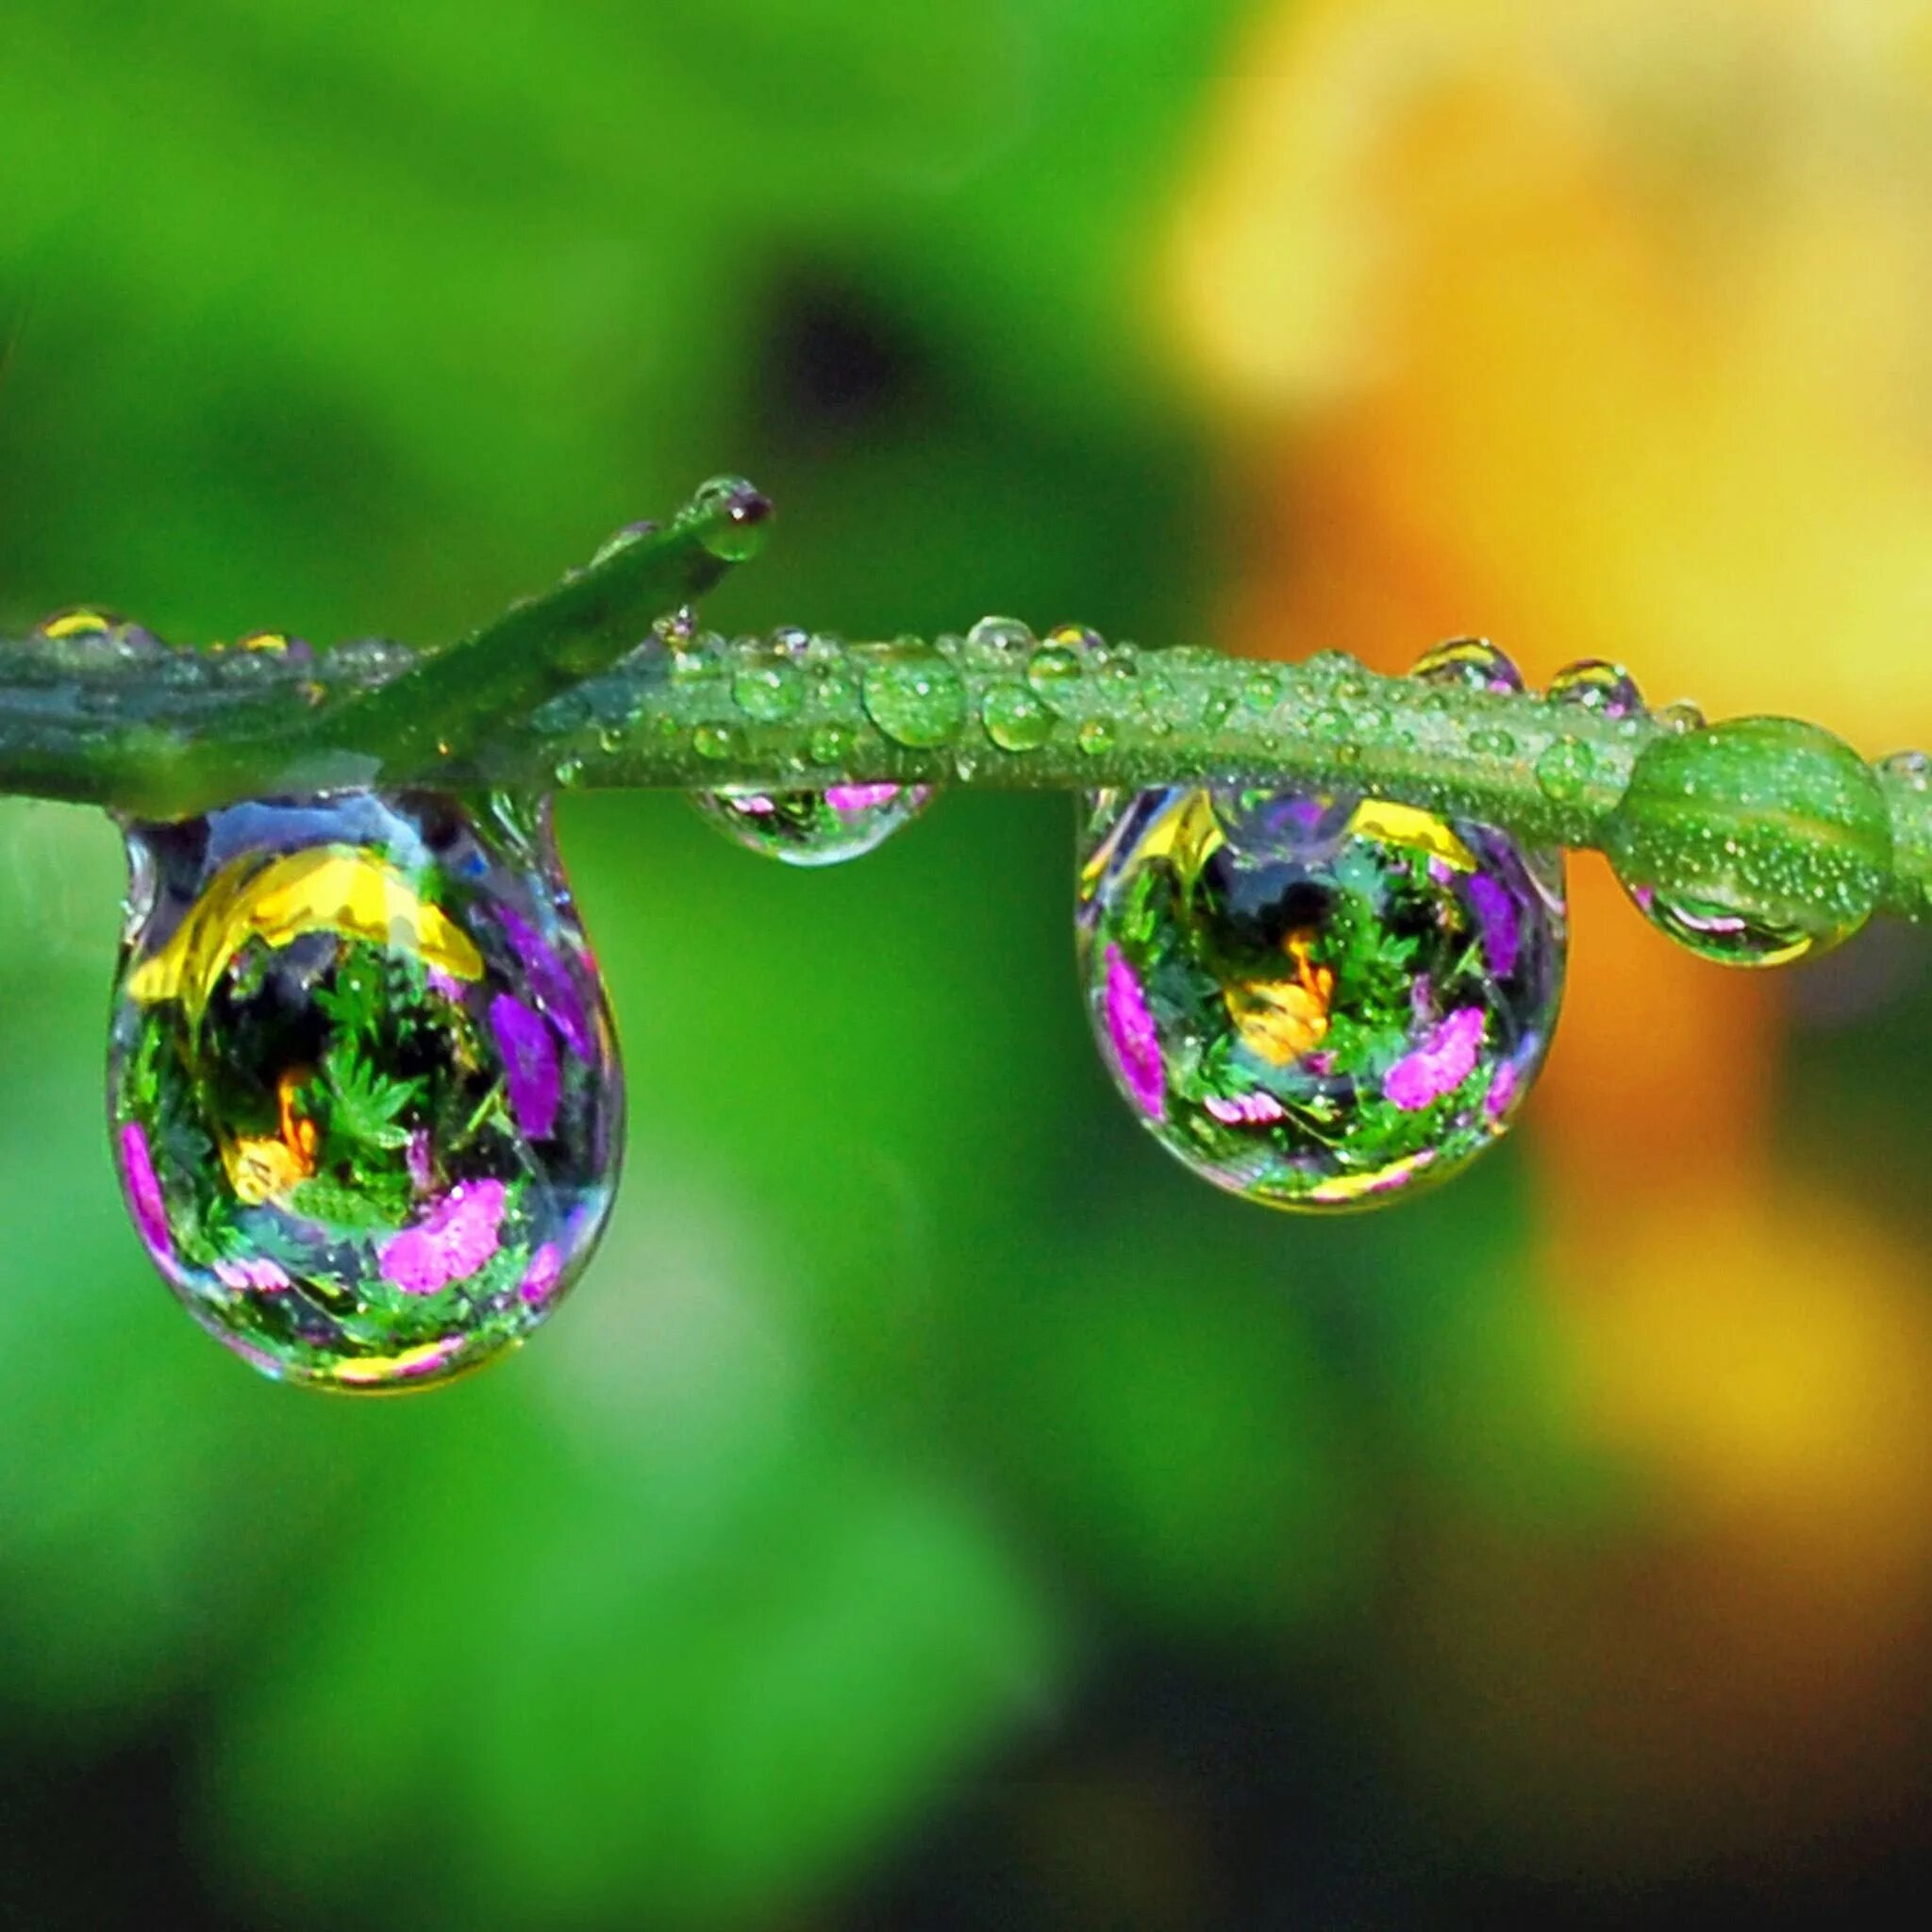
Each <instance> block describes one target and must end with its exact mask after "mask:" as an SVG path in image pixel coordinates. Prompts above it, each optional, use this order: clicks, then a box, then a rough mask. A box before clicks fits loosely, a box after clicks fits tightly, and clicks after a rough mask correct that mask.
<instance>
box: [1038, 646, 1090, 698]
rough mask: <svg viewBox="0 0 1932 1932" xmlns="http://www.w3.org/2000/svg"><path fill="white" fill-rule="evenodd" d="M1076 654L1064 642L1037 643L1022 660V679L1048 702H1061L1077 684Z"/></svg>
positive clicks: (1077, 664)
mask: <svg viewBox="0 0 1932 1932" xmlns="http://www.w3.org/2000/svg"><path fill="white" fill-rule="evenodd" d="M1082 670H1083V667H1082V665H1081V662H1080V654H1079V652H1077V651H1075V650H1072V649H1070V648H1069V647H1068V646H1067V645H1065V644H1053V643H1047V644H1041V647H1040V648H1039V650H1037V651H1035V652H1034V654H1033V656H1032V657H1031V658H1028V659H1027V662H1026V682H1027V683H1028V684H1029V685H1031V686H1032V687H1033V690H1034V692H1035V694H1036V695H1037V696H1039V697H1042V698H1044V699H1045V700H1046V701H1047V702H1048V703H1049V704H1054V703H1060V704H1064V703H1065V702H1066V701H1067V699H1068V698H1069V696H1071V694H1072V693H1073V691H1074V688H1075V687H1076V686H1077V685H1078V684H1079V681H1080V678H1081V675H1082Z"/></svg>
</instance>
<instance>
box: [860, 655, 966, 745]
mask: <svg viewBox="0 0 1932 1932" xmlns="http://www.w3.org/2000/svg"><path fill="white" fill-rule="evenodd" d="M861 695H862V697H863V699H864V703H865V709H866V715H867V716H868V717H869V718H871V720H872V722H873V723H874V724H876V725H877V726H878V728H879V730H880V731H881V732H883V733H884V734H885V736H886V737H888V738H889V739H891V741H892V742H893V743H894V744H903V745H907V746H909V747H910V748H912V749H913V750H928V749H930V748H931V747H933V746H934V745H941V744H950V743H951V742H952V741H953V740H954V739H956V738H957V737H958V735H959V727H960V726H961V725H962V724H964V723H965V719H966V683H965V680H964V679H963V678H962V677H961V676H960V675H959V673H958V667H957V666H955V665H954V664H953V663H952V661H951V660H950V659H949V658H944V657H942V656H941V654H940V653H939V652H938V651H935V650H934V649H932V648H931V646H930V645H927V644H918V643H910V644H895V645H893V646H891V647H890V648H889V649H887V650H885V651H882V652H881V653H880V654H879V655H878V656H876V657H874V658H872V660H871V661H870V662H869V663H868V664H867V665H866V669H865V681H864V684H863V686H862V688H861Z"/></svg>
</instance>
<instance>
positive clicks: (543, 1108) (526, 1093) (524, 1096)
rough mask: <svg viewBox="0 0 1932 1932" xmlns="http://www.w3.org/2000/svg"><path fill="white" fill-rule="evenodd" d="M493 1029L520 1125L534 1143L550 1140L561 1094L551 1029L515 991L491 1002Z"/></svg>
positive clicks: (503, 994)
mask: <svg viewBox="0 0 1932 1932" xmlns="http://www.w3.org/2000/svg"><path fill="white" fill-rule="evenodd" d="M490 1026H491V1031H492V1032H493V1033H494V1034H495V1035H496V1045H497V1050H498V1052H500V1053H501V1054H502V1055H503V1075H504V1079H505V1081H506V1082H507V1083H508V1088H509V1105H510V1111H511V1112H512V1113H514V1114H515V1115H516V1117H517V1125H518V1126H519V1127H521V1128H522V1129H523V1131H524V1132H525V1134H527V1135H528V1136H529V1137H530V1139H531V1140H533V1141H547V1140H548V1139H549V1138H550V1136H551V1135H552V1134H553V1133H555V1132H556V1130H557V1105H558V1099H559V1098H560V1095H561V1088H560V1086H559V1083H558V1072H557V1047H556V1045H555V1043H554V1042H553V1041H552V1040H551V1038H550V1029H549V1027H548V1026H546V1025H545V1024H543V1022H542V1020H541V1018H540V1017H539V1016H538V1015H537V1014H536V1013H533V1012H532V1011H531V1010H530V1008H528V1007H526V1006H525V1004H524V1003H523V1001H522V1000H520V999H518V998H517V996H516V994H515V993H513V992H500V993H498V994H497V995H496V997H495V998H494V999H493V1000H491V1002H490Z"/></svg>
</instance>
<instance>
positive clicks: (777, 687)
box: [731, 649, 805, 724]
mask: <svg viewBox="0 0 1932 1932" xmlns="http://www.w3.org/2000/svg"><path fill="white" fill-rule="evenodd" d="M731 696H732V700H733V702H734V703H735V704H736V705H737V706H738V708H739V709H740V710H741V711H742V712H743V713H744V715H745V716H746V717H747V718H753V719H756V720H757V721H758V723H759V724H782V723H783V722H784V721H785V720H786V719H788V718H795V717H796V716H797V715H798V713H799V711H800V710H801V709H802V708H804V705H805V675H804V673H803V672H801V671H800V670H799V668H798V666H797V665H796V664H795V663H794V662H793V661H792V659H791V657H789V656H788V655H787V654H786V653H785V652H784V651H783V650H782V649H778V650H766V651H762V652H759V653H757V654H756V655H754V656H751V657H747V658H743V659H741V661H740V663H739V666H738V671H737V674H736V675H734V676H733V678H732V680H731Z"/></svg>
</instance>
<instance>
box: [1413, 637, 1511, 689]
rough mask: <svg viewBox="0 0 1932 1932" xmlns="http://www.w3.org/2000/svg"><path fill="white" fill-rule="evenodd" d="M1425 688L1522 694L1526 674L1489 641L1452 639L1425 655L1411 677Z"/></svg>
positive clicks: (1507, 655)
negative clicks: (1431, 685)
mask: <svg viewBox="0 0 1932 1932" xmlns="http://www.w3.org/2000/svg"><path fill="white" fill-rule="evenodd" d="M1408 675H1410V676H1411V677H1415V678H1420V679H1421V680H1422V682H1423V683H1424V684H1434V685H1441V686H1442V687H1443V688H1445V689H1448V690H1460V691H1521V690H1522V689H1523V673H1522V672H1520V671H1519V670H1517V668H1516V660H1515V659H1514V658H1511V657H1510V656H1509V654H1508V653H1507V651H1501V650H1498V649H1497V648H1496V646H1495V645H1494V644H1492V643H1491V641H1489V639H1488V638H1451V639H1450V640H1449V641H1448V642H1447V643H1442V644H1438V645H1437V646H1436V647H1435V649H1434V650H1432V651H1424V653H1423V655H1422V656H1421V657H1420V658H1417V659H1416V660H1415V667H1414V669H1413V670H1411V671H1410V673H1409V674H1408Z"/></svg>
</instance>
